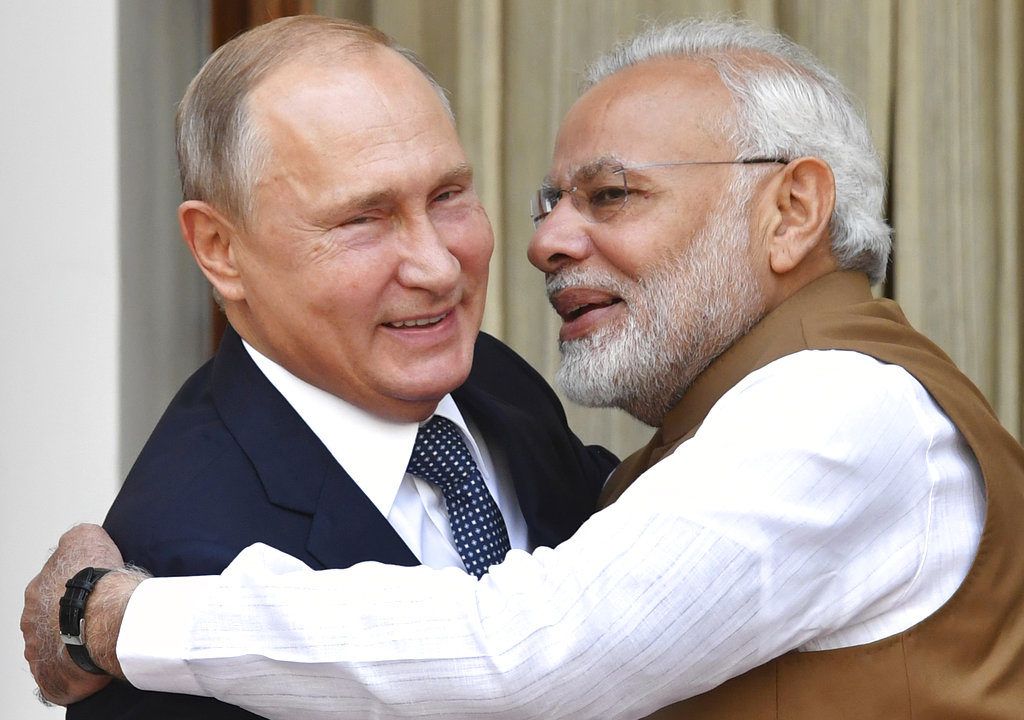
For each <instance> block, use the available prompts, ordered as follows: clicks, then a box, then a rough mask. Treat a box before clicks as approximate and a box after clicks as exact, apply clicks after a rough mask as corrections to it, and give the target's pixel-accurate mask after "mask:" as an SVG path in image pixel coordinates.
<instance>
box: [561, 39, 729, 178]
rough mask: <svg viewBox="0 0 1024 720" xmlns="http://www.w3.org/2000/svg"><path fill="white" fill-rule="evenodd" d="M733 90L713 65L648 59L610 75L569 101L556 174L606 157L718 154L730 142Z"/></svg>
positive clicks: (644, 159) (638, 160) (590, 166)
mask: <svg viewBox="0 0 1024 720" xmlns="http://www.w3.org/2000/svg"><path fill="white" fill-rule="evenodd" d="M732 110H733V101H732V97H731V95H730V94H729V91H728V90H727V89H726V87H725V85H724V84H722V81H721V79H720V78H719V76H718V73H717V72H716V71H715V70H714V68H712V67H711V66H710V65H709V64H707V63H703V62H697V61H694V60H689V59H680V58H672V59H667V58H660V59H656V60H648V61H646V62H643V63H640V64H638V65H635V66H633V67H630V68H627V69H625V70H622V71H620V72H618V73H615V74H614V75H611V76H610V77H607V78H605V79H604V80H602V81H601V82H599V83H598V84H596V85H595V86H594V87H592V88H590V89H589V90H588V91H587V92H586V93H584V94H583V95H582V96H581V97H580V98H579V100H577V101H576V103H575V104H574V105H573V106H572V108H570V110H569V112H568V113H567V114H566V116H565V120H564V121H563V122H562V125H561V127H560V129H559V132H558V137H557V139H556V141H555V151H554V155H553V160H552V167H551V175H552V177H555V178H556V179H559V180H567V179H568V178H570V177H575V176H579V175H580V174H581V173H583V174H585V173H586V172H591V171H593V170H594V169H595V168H598V167H600V166H602V165H603V164H606V163H609V162H610V163H619V164H643V163H650V162H659V161H665V160H690V159H706V158H708V157H718V156H720V155H721V154H722V153H723V152H725V151H728V150H729V149H730V139H729V132H728V127H730V123H729V118H730V117H731V114H732Z"/></svg>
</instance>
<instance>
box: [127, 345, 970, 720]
mask: <svg viewBox="0 0 1024 720" xmlns="http://www.w3.org/2000/svg"><path fill="white" fill-rule="evenodd" d="M984 513H985V499H984V493H983V484H982V480H981V476H980V471H979V469H978V467H977V463H976V461H975V460H974V457H973V455H972V454H971V452H970V450H969V449H968V448H967V446H966V445H965V443H964V441H963V438H962V437H961V436H960V434H959V433H958V432H957V431H956V429H955V428H954V427H953V426H952V424H951V423H950V422H949V420H948V419H947V418H946V417H945V415H944V414H943V413H942V412H941V411H940V410H939V409H938V407H937V406H936V405H935V403H934V402H933V400H932V399H931V397H930V396H929V395H928V393H927V392H926V391H925V390H924V388H923V387H922V386H921V385H920V384H919V383H918V382H917V381H916V380H914V379H913V378H912V377H911V376H910V375H909V374H908V373H907V372H906V371H905V370H903V369H902V368H900V367H897V366H893V365H885V364H882V363H880V362H878V361H876V360H874V359H872V358H870V357H867V356H865V355H862V354H859V353H855V352H849V351H835V350H833V351H803V352H800V353H797V354H794V355H791V356H788V357H785V358H782V359H780V360H777V361H775V362H773V363H771V364H770V365H768V366H767V367H765V368H762V369H761V370H758V371H757V372H754V373H752V374H751V375H749V376H748V377H747V378H745V379H744V380H743V381H742V382H740V383H739V384H738V385H737V386H736V387H734V388H732V389H731V390H730V391H729V392H728V393H726V394H725V395H724V396H723V397H722V398H721V400H720V401H719V402H718V403H717V404H716V405H715V406H714V408H713V409H712V410H711V412H710V413H709V415H708V417H707V418H706V420H705V421H704V423H703V424H702V425H701V427H700V430H699V431H698V432H697V434H696V435H695V436H694V437H693V438H692V439H691V440H689V441H687V442H686V443H684V444H683V445H681V446H680V447H679V448H678V449H677V450H676V451H675V453H673V454H672V455H670V456H669V457H667V458H665V459H664V460H663V461H661V462H660V463H658V464H657V465H655V466H654V467H653V468H651V469H650V470H649V471H648V472H646V473H645V474H643V475H642V476H641V477H640V478H639V479H638V480H637V481H636V482H635V483H634V484H633V485H632V486H631V487H630V488H629V489H628V490H627V491H626V492H625V493H624V494H623V496H622V497H621V498H620V499H619V500H618V501H617V502H616V503H615V504H614V505H612V506H611V507H609V508H607V509H606V510H603V511H602V512H600V513H598V514H596V515H594V516H593V517H592V518H591V519H590V520H589V521H587V522H586V523H585V524H584V526H583V527H582V528H581V529H580V530H579V532H577V534H576V535H575V536H574V537H573V538H571V539H570V540H568V541H567V542H565V543H563V544H562V545H560V546H559V547H558V548H555V549H553V550H552V549H548V548H540V549H538V550H536V551H535V552H534V553H533V554H532V555H531V554H527V553H526V552H522V551H513V552H512V553H510V555H509V557H508V558H507V559H506V561H505V562H504V563H503V564H501V565H500V566H496V567H494V568H492V570H491V572H490V573H489V574H488V575H486V576H485V577H484V578H483V579H482V580H480V581H477V580H475V579H473V578H472V577H469V576H467V575H466V574H464V573H461V572H459V571H457V570H452V569H447V570H433V569H430V568H425V567H420V568H396V567H388V566H384V565H379V564H376V563H364V564H361V565H358V566H356V567H355V568H352V569H349V570H338V571H334V570H329V571H321V572H312V571H310V570H308V569H306V568H304V567H303V566H302V564H301V563H299V562H298V561H296V560H294V559H292V558H289V557H288V556H285V555H282V554H281V553H278V552H276V551H273V550H271V549H269V548H266V547H262V546H254V547H253V548H250V549H248V550H246V551H245V552H244V553H243V554H242V555H240V556H239V558H238V559H237V560H236V561H235V563H234V564H232V566H231V567H230V568H229V569H228V570H227V571H226V572H225V573H224V574H223V575H222V576H220V577H207V578H169V579H155V580H148V581H146V582H144V583H143V584H142V585H141V586H140V587H139V589H138V590H137V591H136V593H135V595H134V596H133V598H132V600H131V602H130V603H129V606H128V611H127V613H126V615H125V619H124V624H123V626H122V629H121V638H120V641H119V643H118V657H119V658H120V660H121V664H122V667H123V668H124V670H125V673H126V674H127V676H128V678H129V679H130V680H131V682H132V683H133V684H135V685H137V686H138V687H141V688H144V689H148V690H167V691H175V692H186V693H194V694H208V695H214V696H216V697H218V698H220V699H222V700H225V701H227V702H231V703H235V704H238V705H242V706H243V707H246V708H249V709H251V710H253V711H255V712H257V713H259V714H261V715H265V716H267V717H270V718H281V719H285V718H287V719H289V720H301V719H302V718H325V717H331V718H359V719H360V720H362V719H364V718H373V717H435V718H459V717H487V718H495V719H496V718H560V717H565V718H601V719H603V720H608V719H614V718H636V717H642V716H644V715H646V714H648V713H649V712H652V711H653V710H655V709H657V708H659V707H662V706H664V705H667V704H670V703H672V702H674V701H677V700H680V699H682V698H686V697H689V696H692V695H695V694H699V693H701V692H704V691H706V690H708V689H710V688H712V687H714V686H715V685H718V684H719V683H721V682H722V681H724V680H726V679H727V678H729V677H732V676H735V675H738V674H740V673H742V672H745V671H746V670H748V669H750V668H752V667H755V666H757V665H760V664H762V663H764V662H766V661H767V660H769V659H771V658H773V657H776V656H778V655H781V654H782V653H784V652H787V651H789V650H792V649H794V648H799V649H802V650H806V651H813V650H817V649H825V648H834V647H840V646H846V645H854V644H860V643H864V642H869V641H871V640H875V639H879V638H882V637H886V636H888V635H891V634H894V633H897V632H899V631H901V630H904V629H906V628H908V627H910V626H911V625H913V624H915V623H916V622H918V621H919V620H921V619H923V618H925V617H927V616H928V615H929V614H931V613H932V612H934V611H935V610H936V609H937V608H938V607H940V606H941V605H942V604H943V603H944V602H945V601H946V600H947V599H948V598H949V597H950V596H951V595H952V593H953V592H954V591H955V589H956V588H957V587H958V586H959V584H960V583H961V581H962V580H963V578H964V577H965V575H966V573H967V570H968V568H969V567H970V564H971V562H972V559H973V556H974V553H975V551H976V549H977V546H978V542H979V539H980V532H981V526H982V523H983V520H984Z"/></svg>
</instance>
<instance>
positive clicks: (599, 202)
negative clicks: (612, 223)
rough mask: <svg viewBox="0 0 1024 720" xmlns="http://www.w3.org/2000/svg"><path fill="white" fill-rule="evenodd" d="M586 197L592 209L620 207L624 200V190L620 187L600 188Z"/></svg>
mask: <svg viewBox="0 0 1024 720" xmlns="http://www.w3.org/2000/svg"><path fill="white" fill-rule="evenodd" d="M587 197H588V200H589V202H590V204H591V206H593V207H608V206H612V205H621V204H622V203H623V201H625V199H626V188H624V187H623V186H622V185H612V186H607V187H601V188H598V189H596V190H594V191H593V192H591V193H590V194H589V195H588V196H587Z"/></svg>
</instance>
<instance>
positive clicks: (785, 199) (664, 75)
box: [529, 58, 835, 340]
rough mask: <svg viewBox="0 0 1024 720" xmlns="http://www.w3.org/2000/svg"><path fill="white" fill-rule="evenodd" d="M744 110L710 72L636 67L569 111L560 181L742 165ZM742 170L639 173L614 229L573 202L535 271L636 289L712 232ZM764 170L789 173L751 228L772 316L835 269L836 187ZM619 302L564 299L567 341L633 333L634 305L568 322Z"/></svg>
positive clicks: (805, 164) (812, 176) (821, 166)
mask: <svg viewBox="0 0 1024 720" xmlns="http://www.w3.org/2000/svg"><path fill="white" fill-rule="evenodd" d="M732 108H733V104H732V99H731V97H730V95H729V92H728V90H727V89H726V88H725V86H724V85H723V84H722V82H721V80H720V79H719V77H718V75H717V73H715V71H714V70H713V69H712V68H711V67H710V66H708V65H707V64H704V63H698V62H694V61H692V60H687V59H678V58H673V59H658V60H651V61H647V62H644V63H641V64H640V65H637V66H634V67H631V68H628V69H626V70H623V71H621V72H619V73H616V74H615V75H612V76H611V77H609V78H606V79H605V80H603V81H601V82H600V83H598V84H597V85H596V86H594V87H593V88H591V89H590V90H589V91H588V92H587V93H586V94H585V95H583V96H582V97H581V98H580V99H579V100H578V101H577V102H576V104H575V105H573V107H572V108H571V109H570V110H569V113H568V115H567V116H566V118H565V121H564V122H563V124H562V126H561V129H560V131H559V134H558V138H557V140H556V143H555V151H554V156H553V159H552V165H551V171H550V173H549V181H550V182H551V183H553V184H555V185H557V186H559V187H568V186H570V185H571V179H572V178H573V177H574V176H575V175H576V174H577V172H578V171H579V169H580V168H583V167H586V166H587V165H589V164H591V163H593V162H595V161H596V160H598V159H601V158H610V159H614V160H615V161H617V162H619V163H621V164H623V165H627V166H628V165H636V164H645V163H653V162H675V161H722V160H732V159H734V158H735V157H736V150H735V148H734V147H733V146H732V145H731V143H730V142H729V141H728V138H727V135H726V132H725V128H726V127H728V122H727V121H728V118H729V116H730V113H731V112H732ZM638 128H642V129H643V131H642V132H639V131H638ZM736 167H737V166H734V165H695V166H682V167H671V168H651V169H649V170H643V171H631V172H630V173H629V179H630V182H631V186H632V188H633V189H635V190H636V192H635V193H634V194H632V195H631V196H630V199H629V201H628V203H627V205H626V206H625V207H624V209H623V210H622V211H621V212H620V213H619V214H618V215H616V216H615V217H613V218H612V219H611V220H609V221H607V222H604V223H592V222H588V221H587V220H586V219H585V218H583V217H582V216H581V215H580V213H578V212H577V211H576V210H575V209H574V208H573V206H572V204H571V203H569V202H559V203H558V205H556V206H555V208H554V210H553V211H552V212H551V214H550V215H548V217H547V218H546V219H545V220H544V221H543V222H542V223H541V225H540V227H539V228H538V229H537V231H536V233H535V234H534V236H533V239H532V241H531V243H530V247H529V258H530V262H532V263H533V264H534V266H536V267H537V268H538V269H539V270H541V271H542V272H544V273H546V274H548V275H552V274H557V273H558V272H560V271H562V270H565V269H569V268H576V267H582V268H587V269H594V270H598V271H602V272H607V273H610V274H612V275H614V276H616V277H618V278H620V279H622V280H624V281H636V280H637V279H639V278H641V277H643V276H644V274H645V273H646V272H648V271H649V269H650V268H652V267H657V265H658V263H659V260H661V259H662V258H664V257H666V256H668V255H670V254H672V253H674V252H678V250H679V249H680V248H681V247H684V246H685V244H686V243H688V242H690V241H691V240H692V238H693V237H694V236H695V234H697V233H698V231H699V230H700V229H701V228H702V227H703V226H704V225H705V223H707V222H708V219H709V217H710V216H711V214H712V213H713V211H714V209H715V208H716V206H717V205H718V203H719V202H720V200H721V198H722V194H723V193H724V192H725V191H726V189H727V182H728V178H729V173H730V172H735V171H737V170H736ZM752 167H758V166H752ZM760 167H771V168H777V169H776V170H774V171H773V172H769V173H767V174H766V175H765V177H763V178H762V179H761V180H760V181H759V182H758V184H757V185H756V187H755V189H754V195H753V198H752V204H751V213H750V227H749V230H750V262H751V263H752V266H753V268H754V272H755V275H756V277H757V278H758V283H759V286H760V287H761V288H762V289H763V292H764V309H765V311H766V312H767V311H770V310H771V309H772V308H774V307H776V306H777V305H778V304H779V303H781V302H782V301H783V300H784V299H785V298H786V297H788V296H789V295H791V294H792V293H793V292H795V291H796V290H797V289H799V288H800V287H802V286H803V285H805V284H807V283H808V282H810V281H811V280H813V279H814V278H815V277H818V276H820V275H822V274H824V273H825V272H828V271H830V270H833V269H835V264H834V261H833V260H832V257H831V253H830V251H829V248H828V242H827V229H828V220H829V218H830V217H831V214H832V207H833V205H834V183H833V180H832V174H831V171H830V170H829V168H828V166H827V165H825V163H823V162H822V161H820V160H818V159H816V158H798V159H796V160H794V161H792V162H790V163H789V164H787V165H779V166H760ZM748 171H749V170H748V169H746V168H742V169H740V170H739V172H748ZM617 299H618V298H616V297H614V296H612V295H610V294H609V293H608V292H607V291H606V289H604V288H599V287H598V288H595V287H588V286H585V285H581V286H575V287H569V288H566V289H564V290H562V291H561V292H559V293H556V294H555V295H554V296H553V297H552V304H553V305H554V307H555V309H556V311H558V312H559V314H561V315H562V316H563V320H564V323H563V327H562V330H561V335H560V337H561V339H562V340H571V339H575V338H579V337H583V336H585V335H587V334H589V333H592V332H594V331H595V330H597V329H598V328H602V327H608V326H614V325H615V324H618V323H621V322H622V318H623V316H624V314H625V313H628V312H630V307H629V304H628V303H627V302H615V303H614V304H610V305H606V306H604V307H599V308H597V309H594V310H592V311H590V312H586V313H584V314H583V315H581V316H579V317H577V318H574V319H573V318H569V317H567V316H566V315H567V311H568V310H570V309H571V308H575V307H578V306H579V305H580V304H581V303H592V304H601V305H604V304H605V303H607V302H609V301H611V300H617ZM672 321H673V322H685V321H686V319H685V318H673V319H672Z"/></svg>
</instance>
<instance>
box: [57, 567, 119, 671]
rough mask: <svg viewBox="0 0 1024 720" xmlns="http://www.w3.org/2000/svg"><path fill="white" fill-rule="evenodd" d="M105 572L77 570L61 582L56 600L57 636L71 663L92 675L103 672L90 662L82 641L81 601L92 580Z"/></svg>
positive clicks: (83, 619) (83, 601)
mask: <svg viewBox="0 0 1024 720" xmlns="http://www.w3.org/2000/svg"><path fill="white" fill-rule="evenodd" d="M108 572H110V571H109V570H104V569H102V568H91V567H87V568H85V569H84V570H80V571H79V572H78V573H76V574H75V576H74V577H73V578H71V579H70V580H68V581H67V582H66V583H65V584H64V586H65V587H66V588H67V590H65V591H64V597H62V598H61V599H60V616H59V617H60V639H61V640H63V641H64V647H66V648H67V650H68V655H70V656H71V659H72V660H74V661H75V664H76V665H78V667H80V668H82V669H83V670H85V671H86V672H91V673H93V674H94V675H106V674H107V673H106V671H105V670H103V669H102V668H100V667H99V666H98V665H96V663H94V662H93V661H92V658H91V657H89V651H88V650H87V649H86V648H85V640H84V638H83V637H82V635H83V634H84V632H85V601H86V600H88V599H89V593H91V592H92V589H93V587H94V586H95V585H96V582H97V581H98V580H99V579H100V578H101V577H103V576H104V575H106V574H107V573H108Z"/></svg>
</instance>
